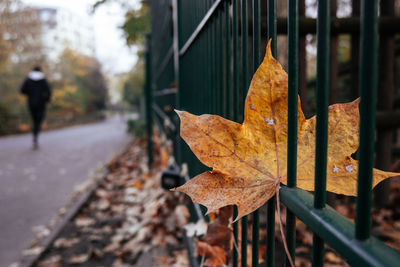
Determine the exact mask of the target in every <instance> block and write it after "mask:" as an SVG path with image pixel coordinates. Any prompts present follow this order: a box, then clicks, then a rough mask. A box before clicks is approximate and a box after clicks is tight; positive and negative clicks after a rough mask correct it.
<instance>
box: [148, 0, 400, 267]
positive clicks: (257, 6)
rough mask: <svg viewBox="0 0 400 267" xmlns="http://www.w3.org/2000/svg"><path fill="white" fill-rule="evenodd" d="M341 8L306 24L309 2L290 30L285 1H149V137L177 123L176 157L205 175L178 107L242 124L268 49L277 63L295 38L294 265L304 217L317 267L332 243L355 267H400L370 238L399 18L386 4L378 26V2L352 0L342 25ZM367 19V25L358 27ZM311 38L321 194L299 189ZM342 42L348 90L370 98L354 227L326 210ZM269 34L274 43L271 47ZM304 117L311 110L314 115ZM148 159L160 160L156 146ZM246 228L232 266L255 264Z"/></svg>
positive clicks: (255, 233)
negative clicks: (380, 122)
mask: <svg viewBox="0 0 400 267" xmlns="http://www.w3.org/2000/svg"><path fill="white" fill-rule="evenodd" d="M382 2H386V1H382ZM388 2H391V3H394V2H393V1H388ZM335 3H336V1H332V2H331V1H318V7H317V14H318V17H317V19H316V20H315V19H310V18H305V17H304V12H305V9H304V1H298V0H289V1H288V14H287V18H288V19H287V21H286V20H282V19H279V20H278V19H277V10H276V9H277V8H276V1H273V0H272V1H271V0H270V1H259V0H252V1H246V0H241V1H239V0H172V1H171V0H153V1H150V4H151V35H149V36H148V39H147V56H146V59H147V67H146V95H147V102H146V103H147V121H148V131H149V134H150V133H151V125H152V118H153V117H152V115H151V114H153V115H154V118H156V119H155V122H157V121H159V124H160V126H161V128H164V127H163V125H161V124H163V122H165V121H170V122H172V124H171V123H169V124H168V125H169V126H168V127H167V128H168V129H167V131H168V132H169V137H170V138H171V139H172V140H173V141H174V148H175V149H174V155H175V158H176V161H177V163H178V165H181V164H182V163H187V164H188V166H189V175H190V176H191V177H193V176H194V175H195V174H198V173H200V172H202V171H204V170H206V167H205V166H204V165H202V164H201V163H200V161H199V160H198V159H197V158H196V157H195V156H194V154H193V153H192V152H191V151H190V150H189V148H188V147H187V146H186V144H184V142H182V141H180V139H179V137H178V135H177V132H176V129H177V125H178V122H177V119H176V116H174V114H173V108H178V109H180V110H187V111H189V112H191V113H194V114H204V113H210V114H217V115H221V116H223V117H225V118H229V119H231V120H234V121H236V122H242V120H243V106H244V99H245V97H246V93H247V88H248V87H249V77H250V76H251V75H252V74H253V73H254V72H255V70H256V69H257V68H258V66H259V64H260V62H261V51H262V49H263V47H264V43H265V41H266V40H268V39H271V40H272V42H271V44H272V54H273V55H274V56H276V54H277V34H278V33H280V34H287V36H288V66H287V70H288V77H289V81H288V83H289V84H288V86H289V89H288V90H289V99H288V109H289V112H288V166H287V168H288V184H287V186H282V187H281V189H280V195H281V201H282V203H283V204H284V205H285V206H286V207H287V209H288V211H287V217H286V239H287V244H288V247H289V251H290V253H291V256H292V258H293V259H294V256H295V240H296V236H295V235H296V229H295V222H296V217H297V218H299V219H300V220H302V221H303V222H304V223H305V224H306V225H307V226H308V227H310V228H311V229H312V231H313V232H314V239H313V252H312V261H313V266H322V265H323V263H324V243H327V244H329V245H330V246H331V247H332V248H333V249H335V250H336V251H337V252H338V253H339V254H340V255H341V256H342V257H343V258H345V259H346V260H347V261H348V262H349V263H350V264H351V265H354V266H396V265H398V264H399V263H400V255H399V254H398V253H397V252H395V251H394V250H392V249H391V248H389V247H387V246H385V245H384V244H383V243H381V242H380V241H378V240H377V239H376V238H374V237H373V236H371V205H372V204H371V201H372V196H371V182H372V167H373V162H374V138H375V109H376V102H377V75H378V69H377V65H378V61H377V58H378V32H379V31H380V32H381V33H383V34H381V37H382V36H383V37H385V36H386V37H387V36H389V37H391V38H392V37H393V36H394V34H395V33H398V32H399V31H400V29H399V27H400V21H399V19H398V18H395V17H387V16H385V15H387V13H385V12H388V10H390V8H389V9H388V8H387V6H386V7H385V4H383V8H381V13H380V14H381V18H378V1H374V0H364V1H362V5H361V8H360V2H359V1H357V0H353V18H346V19H338V18H335V17H334V15H333V16H332V20H331V14H332V12H331V11H332V10H330V8H332V7H333V9H335V8H336V5H335ZM261 10H263V12H262V13H261ZM264 11H265V12H264ZM389 13H390V12H389ZM360 14H361V18H358V17H357V16H358V15H360ZM389 15H393V14H389ZM378 23H379V24H378ZM378 25H379V31H378ZM264 31H265V32H264ZM261 32H263V36H262V35H261ZM299 33H300V34H299ZM308 33H310V34H316V38H317V75H316V82H315V87H316V116H317V129H316V130H317V134H316V136H317V140H316V158H317V159H318V164H316V170H315V192H314V195H312V194H310V193H308V192H306V191H304V190H301V189H298V188H296V166H297V164H296V159H297V156H296V155H297V95H298V93H300V95H301V97H307V94H306V92H307V86H309V85H310V82H308V85H307V80H306V74H305V70H304V68H299V62H300V64H301V66H304V65H305V64H306V57H305V34H308ZM340 33H350V34H352V58H353V61H352V63H354V62H357V64H355V65H354V64H353V65H351V66H350V67H349V69H351V71H348V73H350V74H351V75H352V76H351V79H352V80H353V81H355V82H352V88H353V89H351V90H349V91H351V92H350V94H351V95H352V96H353V97H354V96H356V95H358V87H359V90H360V97H361V99H362V101H361V104H360V147H359V154H358V155H359V173H358V196H357V200H356V202H357V208H356V220H355V223H352V222H350V221H349V220H348V219H347V218H345V217H343V216H341V215H340V214H338V213H337V212H336V211H335V210H333V209H332V208H331V207H329V206H328V205H326V161H327V121H328V103H329V102H333V101H334V100H335V98H336V97H335V90H336V88H335V87H337V77H338V74H340V73H339V72H340V69H338V63H337V59H336V58H337V55H336V56H335V55H333V56H332V51H335V50H334V49H332V46H333V47H334V48H335V47H336V48H335V49H337V35H338V34H340ZM264 35H267V36H266V37H267V38H262V37H264ZM261 43H263V46H262V47H261ZM381 45H385V44H384V42H382V41H381ZM330 46H331V47H330ZM330 48H331V49H330ZM359 48H361V49H360V54H359V58H360V60H361V61H360V62H361V63H360V64H358V51H359ZM392 50H393V49H392ZM358 66H360V69H358ZM339 67H340V66H339ZM382 67H383V66H382ZM387 71H390V70H387ZM358 80H359V85H358ZM303 102H304V103H307V102H306V101H303ZM304 105H305V104H304ZM303 108H304V109H307V107H306V106H303ZM171 125H172V126H171ZM386 153H390V151H389V152H387V151H386ZM149 158H150V161H151V158H152V149H151V140H150V139H149ZM275 205H276V204H275V198H272V199H271V200H269V201H268V203H267V219H266V221H267V225H266V226H265V227H266V229H267V237H266V246H267V257H266V264H267V266H273V265H274V251H275V248H274V245H275V241H274V240H275V237H274V233H275V229H274V227H275ZM235 212H236V211H235ZM249 216H252V229H253V230H252V251H253V253H252V262H253V266H258V254H259V229H260V222H259V216H260V214H259V211H255V212H254V213H252V214H251V215H249ZM240 223H241V224H242V232H241V235H242V236H241V242H242V251H241V256H242V257H241V262H238V253H239V252H238V251H236V248H234V251H233V266H238V265H241V266H246V262H247V258H246V257H247V251H246V248H247V246H246V245H247V242H248V236H247V235H248V233H247V228H248V227H247V224H248V218H247V216H246V217H243V219H241V222H240ZM233 227H234V235H235V239H236V240H238V223H235V224H234V225H233ZM263 227H264V226H263ZM286 264H288V262H286Z"/></svg>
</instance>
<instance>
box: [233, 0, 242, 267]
mask: <svg viewBox="0 0 400 267" xmlns="http://www.w3.org/2000/svg"><path fill="white" fill-rule="evenodd" d="M238 1H239V0H232V57H233V58H232V61H233V62H232V64H233V75H232V79H233V81H232V82H233V83H232V86H233V92H232V95H233V100H232V101H233V103H232V105H233V120H234V121H236V122H238V121H239V76H240V72H239V25H238V23H239V21H238V15H239V14H238V12H239V5H238ZM237 215H238V210H237V207H236V206H234V207H233V218H236V216H237ZM238 235H239V224H238V222H235V223H234V224H233V238H234V242H235V245H234V246H233V255H232V266H233V267H237V266H238V256H239V251H238V247H237V245H238V240H239V238H238Z"/></svg>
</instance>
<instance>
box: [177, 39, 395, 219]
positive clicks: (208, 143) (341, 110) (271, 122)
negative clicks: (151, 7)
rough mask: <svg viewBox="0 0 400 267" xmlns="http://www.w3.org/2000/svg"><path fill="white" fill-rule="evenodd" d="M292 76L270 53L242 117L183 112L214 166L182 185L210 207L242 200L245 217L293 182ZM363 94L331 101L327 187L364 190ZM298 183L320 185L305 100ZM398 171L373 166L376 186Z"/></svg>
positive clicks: (192, 141)
mask: <svg viewBox="0 0 400 267" xmlns="http://www.w3.org/2000/svg"><path fill="white" fill-rule="evenodd" d="M287 86H288V78H287V74H286V72H285V71H284V70H283V69H282V67H281V65H280V64H279V62H278V61H276V60H275V59H274V58H273V57H272V54H271V50H270V44H268V47H267V51H266V55H265V58H264V60H263V62H262V64H261V66H260V67H259V68H258V70H257V71H256V73H255V74H254V76H253V79H252V82H251V85H250V89H249V92H248V94H247V98H246V103H245V119H244V122H243V124H238V123H235V122H232V121H229V120H226V119H224V118H222V117H220V116H216V115H208V114H205V115H201V116H196V115H192V114H190V113H188V112H185V111H177V113H178V115H179V117H180V119H181V136H182V138H183V139H184V140H185V141H186V143H187V144H188V145H189V146H190V148H191V150H192V151H193V152H194V153H195V154H196V156H197V157H198V158H199V160H200V161H201V162H202V163H204V164H205V165H207V166H209V167H211V168H213V170H212V172H205V173H202V174H200V175H198V176H196V177H195V178H193V179H191V180H190V181H188V182H187V183H186V184H185V185H183V186H181V187H178V188H177V189H176V190H177V191H181V192H184V193H186V194H188V195H189V196H190V197H191V198H192V200H193V201H194V202H197V203H201V204H203V205H205V206H206V207H207V208H208V212H209V213H210V212H214V211H216V210H217V209H219V208H221V207H224V206H227V205H237V207H238V211H239V214H238V217H237V218H236V219H239V218H241V217H242V216H244V215H246V214H249V213H251V212H252V211H254V210H256V209H257V208H259V207H260V206H262V205H263V204H264V203H265V202H266V201H267V200H268V199H270V198H271V197H272V196H273V195H274V194H275V190H276V187H277V186H278V185H279V183H280V182H282V183H284V184H286V178H287V177H286V165H287V163H286V162H287V131H288V129H287V128H288V126H287V124H288V123H287V114H288V109H287V101H288V99H287V98H288V88H287ZM358 103H359V100H356V101H354V102H351V103H347V104H336V105H332V106H330V107H329V126H328V135H329V136H328V140H329V144H328V154H327V157H328V162H327V190H328V191H331V192H334V193H337V194H344V195H351V196H354V195H356V194H357V186H356V185H357V170H358V162H357V161H356V160H354V159H352V158H351V155H352V154H353V153H354V152H355V151H356V150H357V148H358V129H359V125H358V124H359V113H358ZM297 123H298V151H299V153H298V154H297V186H298V187H300V188H302V189H305V190H310V191H312V190H314V169H315V134H316V131H315V125H316V118H315V116H314V117H312V118H310V119H308V120H306V119H305V117H304V115H303V112H302V110H301V105H300V100H298V121H297ZM396 175H398V174H397V173H391V172H384V171H380V170H377V169H374V170H373V186H375V185H376V184H378V183H379V182H381V181H382V180H384V179H386V178H389V177H392V176H396Z"/></svg>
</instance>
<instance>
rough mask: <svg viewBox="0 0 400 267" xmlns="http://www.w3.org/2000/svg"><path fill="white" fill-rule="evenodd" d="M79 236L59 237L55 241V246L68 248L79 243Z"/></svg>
mask: <svg viewBox="0 0 400 267" xmlns="http://www.w3.org/2000/svg"><path fill="white" fill-rule="evenodd" d="M79 241H80V240H79V238H69V239H68V238H63V237H61V238H58V239H57V240H56V241H55V242H54V247H56V248H68V247H71V246H73V245H75V244H77V243H79Z"/></svg>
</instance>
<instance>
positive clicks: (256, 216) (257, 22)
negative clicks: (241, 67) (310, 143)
mask: <svg viewBox="0 0 400 267" xmlns="http://www.w3.org/2000/svg"><path fill="white" fill-rule="evenodd" d="M252 24H253V72H254V73H255V72H256V70H257V69H258V67H259V65H260V63H261V61H260V59H261V55H260V45H261V40H260V38H261V14H260V1H259V0H253V23H252ZM252 220H253V221H252V223H253V224H252V231H251V232H252V254H251V255H252V259H251V262H252V266H253V267H257V266H258V261H259V259H258V257H259V247H260V240H259V239H260V235H259V232H260V210H259V209H257V210H255V211H254V212H253V217H252Z"/></svg>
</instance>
